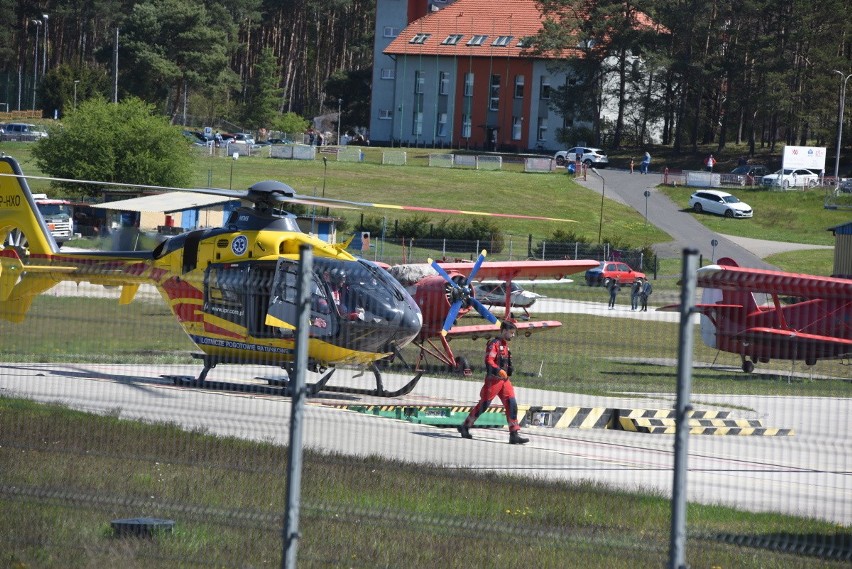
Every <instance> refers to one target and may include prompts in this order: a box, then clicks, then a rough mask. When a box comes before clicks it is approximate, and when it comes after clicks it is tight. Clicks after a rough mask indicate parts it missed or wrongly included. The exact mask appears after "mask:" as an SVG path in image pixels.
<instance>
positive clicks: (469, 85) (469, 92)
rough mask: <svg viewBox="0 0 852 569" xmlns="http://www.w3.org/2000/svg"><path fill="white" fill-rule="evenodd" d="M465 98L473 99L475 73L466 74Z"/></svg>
mask: <svg viewBox="0 0 852 569" xmlns="http://www.w3.org/2000/svg"><path fill="white" fill-rule="evenodd" d="M464 96H465V97H473V73H465V74H464Z"/></svg>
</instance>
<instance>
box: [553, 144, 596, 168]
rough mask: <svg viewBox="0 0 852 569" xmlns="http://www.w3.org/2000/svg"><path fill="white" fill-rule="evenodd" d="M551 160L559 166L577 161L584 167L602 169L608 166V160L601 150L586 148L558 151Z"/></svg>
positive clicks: (578, 147)
mask: <svg viewBox="0 0 852 569" xmlns="http://www.w3.org/2000/svg"><path fill="white" fill-rule="evenodd" d="M553 159H554V160H556V164H558V165H559V166H564V165H565V163H566V162H576V161H577V160H579V161H580V162H582V163H583V164H585V165H586V166H598V167H603V166H606V165H607V164H609V158H607V156H606V154H604V151H603V150H601V149H600V148H590V147H588V146H575V147H574V148H571V149H570V150H560V151H559V152H557V153H556V154H554V155H553Z"/></svg>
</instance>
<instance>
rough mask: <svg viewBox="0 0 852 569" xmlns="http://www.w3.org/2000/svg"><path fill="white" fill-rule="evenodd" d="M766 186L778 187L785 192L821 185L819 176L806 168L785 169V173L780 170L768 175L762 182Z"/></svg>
mask: <svg viewBox="0 0 852 569" xmlns="http://www.w3.org/2000/svg"><path fill="white" fill-rule="evenodd" d="M761 183H762V184H763V185H764V186H768V187H773V186H774V187H777V188H781V189H783V190H786V189H787V188H795V187H797V186H802V187H803V188H812V187H814V186H816V185H817V184H819V174H815V173H813V172H811V171H810V170H806V169H804V168H795V169H793V168H784V173H783V174H782V173H781V170H778V171H777V172H775V173H774V174H767V175H766V176H764V177H763V180H761Z"/></svg>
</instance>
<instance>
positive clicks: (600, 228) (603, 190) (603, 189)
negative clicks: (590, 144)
mask: <svg viewBox="0 0 852 569" xmlns="http://www.w3.org/2000/svg"><path fill="white" fill-rule="evenodd" d="M592 172H594V173H595V175H596V176H597V177H598V178H600V179H601V222H600V225H598V245H600V244H601V236H602V234H603V208H604V196H606V180H604V177H603V176H601V173H600V172H598V169H597V168H592Z"/></svg>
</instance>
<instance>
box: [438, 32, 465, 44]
mask: <svg viewBox="0 0 852 569" xmlns="http://www.w3.org/2000/svg"><path fill="white" fill-rule="evenodd" d="M463 37H464V34H450V35H448V36H447V37H446V38H445V39H444V41H442V42H441V43H442V44H444V45H456V44H457V43H459V41H461V39H462V38H463Z"/></svg>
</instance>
